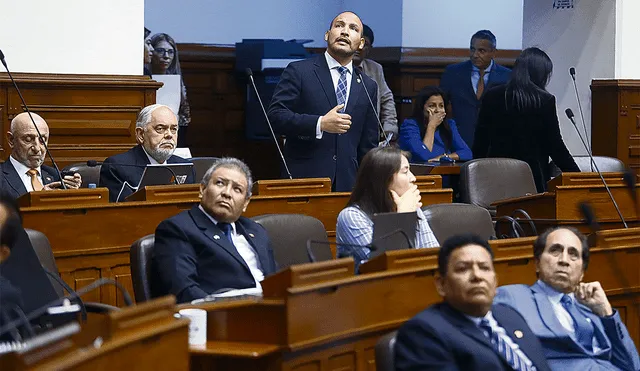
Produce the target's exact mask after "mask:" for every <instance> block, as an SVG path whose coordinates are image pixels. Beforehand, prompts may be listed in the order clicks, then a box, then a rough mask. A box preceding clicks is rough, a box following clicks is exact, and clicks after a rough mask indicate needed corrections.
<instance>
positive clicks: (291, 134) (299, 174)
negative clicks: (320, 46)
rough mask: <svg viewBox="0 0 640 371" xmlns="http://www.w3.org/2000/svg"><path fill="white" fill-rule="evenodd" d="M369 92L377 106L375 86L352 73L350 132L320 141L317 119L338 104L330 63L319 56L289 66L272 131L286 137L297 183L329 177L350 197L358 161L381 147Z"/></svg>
mask: <svg viewBox="0 0 640 371" xmlns="http://www.w3.org/2000/svg"><path fill="white" fill-rule="evenodd" d="M364 85H366V90H365V87H363V86H364ZM367 91H368V92H369V94H370V98H371V101H372V102H376V101H377V100H378V98H377V96H378V87H377V84H376V83H375V81H373V80H372V79H371V78H370V77H369V76H367V75H365V74H360V73H359V72H358V70H357V69H354V73H353V76H352V77H351V89H350V91H349V99H348V101H347V107H346V110H345V113H347V114H349V115H351V128H349V131H347V132H346V133H345V134H331V133H323V135H322V139H316V125H317V122H318V118H319V117H320V116H323V115H325V114H326V113H327V112H329V111H330V110H331V109H333V108H334V107H335V106H337V105H338V103H337V99H336V93H335V89H334V87H333V80H332V79H331V72H330V71H329V66H328V65H327V60H326V58H325V56H324V54H319V55H317V56H315V57H313V58H310V59H305V60H302V61H297V62H293V63H290V64H289V65H288V66H287V68H286V69H285V70H284V72H283V73H282V77H281V78H280V82H279V83H278V86H276V89H275V91H274V93H273V99H272V100H271V104H270V106H269V112H268V115H269V119H270V120H271V123H272V125H273V127H274V130H275V131H276V132H277V133H279V134H282V135H285V136H286V137H287V139H286V141H285V144H284V157H285V158H286V160H287V164H288V166H289V170H290V171H291V175H292V176H293V178H316V177H328V178H331V181H332V184H333V189H334V190H335V191H339V192H351V188H352V187H353V184H354V183H355V179H356V173H357V171H358V166H359V164H360V160H362V158H363V157H364V155H365V154H366V153H367V152H369V150H370V149H372V148H373V147H375V146H376V145H377V144H378V122H377V121H376V116H375V111H374V108H373V107H372V105H371V102H370V101H369V98H367Z"/></svg>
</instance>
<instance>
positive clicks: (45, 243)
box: [24, 228, 64, 297]
mask: <svg viewBox="0 0 640 371" xmlns="http://www.w3.org/2000/svg"><path fill="white" fill-rule="evenodd" d="M24 230H25V232H27V236H29V241H31V246H33V251H35V253H36V255H37V256H38V260H39V261H40V265H42V266H43V267H44V268H45V269H46V270H48V271H49V272H51V273H53V274H58V275H59V274H60V273H59V272H58V266H57V265H56V259H55V258H54V256H53V250H51V243H49V239H48V238H47V236H45V234H44V233H42V232H40V231H36V230H33V229H28V228H25V229H24ZM47 278H49V282H51V286H53V289H54V290H55V292H56V294H57V295H58V297H62V296H64V287H62V286H61V285H60V284H59V283H58V282H57V281H56V280H55V279H53V278H51V277H49V275H47Z"/></svg>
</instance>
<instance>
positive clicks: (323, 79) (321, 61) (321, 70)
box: [314, 53, 338, 108]
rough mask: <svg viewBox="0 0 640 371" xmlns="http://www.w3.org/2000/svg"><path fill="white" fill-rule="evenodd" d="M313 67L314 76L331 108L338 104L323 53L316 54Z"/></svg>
mask: <svg viewBox="0 0 640 371" xmlns="http://www.w3.org/2000/svg"><path fill="white" fill-rule="evenodd" d="M314 65H315V69H314V73H315V74H316V77H317V78H318V80H319V81H320V86H322V90H323V91H324V94H325V96H326V97H327V100H328V101H329V104H330V105H331V108H333V107H335V106H337V105H338V99H337V98H336V91H335V89H334V88H333V80H332V79H331V72H330V71H329V65H328V64H327V60H326V58H325V56H324V53H323V54H319V55H318V56H316V59H315V61H314Z"/></svg>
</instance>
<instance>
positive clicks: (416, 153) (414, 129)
mask: <svg viewBox="0 0 640 371" xmlns="http://www.w3.org/2000/svg"><path fill="white" fill-rule="evenodd" d="M447 123H448V124H449V127H450V128H451V139H452V140H451V150H450V151H447V150H446V149H445V146H444V142H443V141H442V138H441V137H440V131H439V130H436V133H435V135H434V138H433V150H431V151H429V149H428V148H427V146H425V145H424V143H422V138H421V137H420V127H419V126H418V123H417V122H416V120H414V119H406V120H404V122H403V123H402V126H401V127H400V136H399V137H398V145H399V146H400V149H402V150H404V151H408V152H410V153H411V162H427V161H429V160H430V159H432V158H434V157H436V156H440V155H443V154H445V153H448V154H450V153H454V152H455V153H457V154H458V156H460V160H462V161H467V160H471V159H472V158H473V155H472V154H471V149H469V146H467V143H465V142H464V139H462V137H461V136H460V133H458V128H457V127H456V122H455V121H453V120H447ZM441 125H442V124H441Z"/></svg>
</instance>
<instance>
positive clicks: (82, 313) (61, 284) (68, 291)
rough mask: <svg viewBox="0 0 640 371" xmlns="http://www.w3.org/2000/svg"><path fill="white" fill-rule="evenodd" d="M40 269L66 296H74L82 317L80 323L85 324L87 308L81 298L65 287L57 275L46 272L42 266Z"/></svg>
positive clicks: (69, 287) (67, 286) (64, 283)
mask: <svg viewBox="0 0 640 371" xmlns="http://www.w3.org/2000/svg"><path fill="white" fill-rule="evenodd" d="M42 269H43V270H44V272H45V273H46V274H47V275H48V276H49V277H51V278H53V279H54V280H55V281H56V282H57V283H58V285H60V286H62V287H63V288H64V289H65V290H66V291H67V294H69V295H71V296H74V295H75V296H76V300H77V301H78V305H79V306H80V312H81V315H82V321H83V322H86V321H87V307H86V306H85V305H84V301H83V300H82V298H80V296H77V294H76V292H75V291H74V290H73V289H72V288H71V286H69V285H67V283H66V282H64V280H62V278H60V276H59V275H57V274H54V273H53V272H51V271H50V270H48V269H47V268H45V267H44V266H42Z"/></svg>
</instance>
